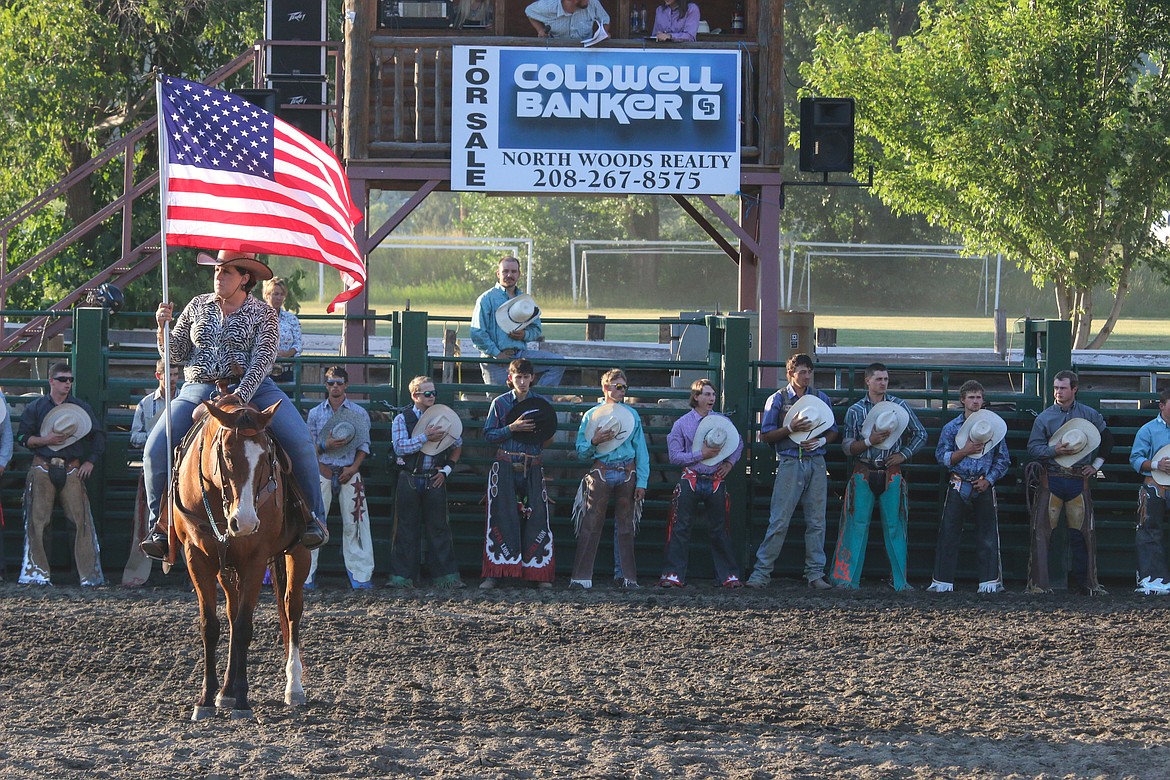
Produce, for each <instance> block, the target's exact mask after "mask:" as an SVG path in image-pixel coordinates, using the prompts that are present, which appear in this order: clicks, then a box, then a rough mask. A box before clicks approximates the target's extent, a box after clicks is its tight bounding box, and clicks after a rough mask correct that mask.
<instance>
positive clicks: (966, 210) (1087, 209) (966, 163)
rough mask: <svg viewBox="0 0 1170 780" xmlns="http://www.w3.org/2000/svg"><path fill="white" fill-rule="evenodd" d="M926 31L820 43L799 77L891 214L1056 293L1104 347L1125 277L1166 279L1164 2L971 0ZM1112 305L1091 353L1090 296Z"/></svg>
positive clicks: (1168, 23)
mask: <svg viewBox="0 0 1170 780" xmlns="http://www.w3.org/2000/svg"><path fill="white" fill-rule="evenodd" d="M919 13H920V17H921V27H920V29H919V30H918V31H917V32H914V33H912V34H908V35H905V36H903V37H902V38H900V39H899V40H898V41H897V42H896V44H895V43H894V41H893V40H892V39H891V36H890V35H889V34H888V33H886V32H877V31H874V32H869V33H863V34H861V35H856V36H855V35H853V34H852V33H850V32H849V31H847V30H845V29H843V28H836V29H825V30H822V32H821V35H820V36H819V38H818V45H817V50H816V57H815V59H814V60H813V61H812V62H811V63H808V64H807V65H806V66H805V67H804V68H803V69H802V72H803V74H804V76H805V78H806V79H807V81H808V82H809V83H810V84H812V85H814V86H815V88H816V89H817V90H818V91H819V93H821V94H833V95H851V96H854V97H856V99H857V101H858V123H857V124H858V130H859V134H860V136H861V144H860V145H861V147H862V148H861V149H860V150H859V156H860V157H861V158H862V159H863V160H865V161H872V162H873V163H874V165H875V167H876V170H877V173H876V174H875V190H876V192H877V194H878V195H879V196H880V197H881V198H882V200H883V201H885V202H886V203H887V204H889V205H890V206H891V208H893V209H894V211H895V212H898V213H913V214H922V215H925V216H926V217H927V218H928V219H930V220H931V222H933V223H935V224H937V225H941V226H943V227H945V228H947V229H949V230H952V231H954V232H955V233H957V234H959V235H961V236H962V237H963V238H964V240H965V242H966V243H967V245H968V246H970V247H971V248H972V250H973V251H976V252H1003V253H1004V254H1005V255H1007V256H1008V257H1011V258H1013V259H1015V260H1016V261H1018V262H1019V263H1020V264H1021V265H1022V266H1023V267H1024V268H1025V269H1027V270H1028V272H1029V273H1030V274H1031V275H1032V277H1033V280H1034V281H1036V282H1037V283H1040V282H1043V281H1051V282H1053V283H1054V284H1055V286H1056V291H1057V306H1058V310H1059V312H1060V316H1061V317H1063V318H1065V319H1071V320H1072V322H1073V331H1074V334H1075V346H1076V347H1078V348H1085V347H1088V348H1098V347H1100V346H1101V345H1102V344H1103V343H1104V342H1105V340H1106V339H1107V338H1108V337H1109V334H1110V333H1111V332H1112V330H1113V328H1114V325H1115V323H1116V321H1117V318H1118V316H1119V315H1120V312H1121V306H1122V303H1123V301H1124V299H1125V295H1126V293H1127V291H1128V288H1129V285H1130V280H1131V278H1132V274H1133V271H1134V269H1135V268H1137V267H1139V266H1141V265H1149V266H1150V267H1153V268H1157V269H1159V270H1161V271H1163V272H1165V270H1166V268H1167V264H1166V260H1165V258H1166V256H1167V253H1168V250H1170V247H1168V246H1167V245H1166V244H1165V243H1163V242H1162V241H1160V240H1159V239H1157V238H1156V237H1155V236H1154V235H1153V229H1154V228H1157V227H1161V226H1163V225H1164V224H1165V218H1164V217H1163V212H1164V211H1165V210H1166V208H1167V206H1170V166H1168V165H1167V163H1168V162H1170V75H1168V73H1167V69H1166V64H1167V55H1168V54H1170V10H1168V9H1167V7H1166V4H1165V3H1164V2H1161V0H966V2H962V3H949V2H935V3H932V4H925V5H923V6H922V7H921V8H920V9H919ZM1101 284H1107V285H1108V286H1109V287H1110V289H1112V291H1113V301H1112V305H1111V307H1110V310H1109V314H1108V316H1107V318H1106V320H1105V322H1104V324H1103V326H1102V328H1101V330H1100V332H1099V333H1098V334H1097V336H1096V338H1093V339H1092V340H1091V341H1090V338H1089V337H1090V330H1091V328H1092V322H1093V311H1094V308H1093V304H1094V302H1093V288H1094V286H1097V285H1101Z"/></svg>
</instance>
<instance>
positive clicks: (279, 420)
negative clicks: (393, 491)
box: [142, 377, 325, 523]
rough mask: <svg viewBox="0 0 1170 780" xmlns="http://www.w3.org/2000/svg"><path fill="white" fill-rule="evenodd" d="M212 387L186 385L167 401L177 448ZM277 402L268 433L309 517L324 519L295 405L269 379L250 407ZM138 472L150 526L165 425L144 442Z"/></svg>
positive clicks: (160, 487)
mask: <svg viewBox="0 0 1170 780" xmlns="http://www.w3.org/2000/svg"><path fill="white" fill-rule="evenodd" d="M214 390H215V385H212V384H205V383H200V382H187V383H186V384H184V385H183V386H182V387H181V388H180V389H179V394H178V395H177V396H175V398H173V399H172V400H171V438H172V440H173V443H174V445H175V446H176V447H177V446H178V445H179V442H180V441H182V439H183V437H184V436H185V435H186V434H187V431H189V430H191V426H192V425H193V424H194V423H193V422H192V421H191V414H192V413H193V412H194V411H195V407H197V406H199V404H200V403H201V402H203V401H206V400H207V399H208V398H210V397H211V393H212V391H214ZM277 401H284V403H282V404H281V405H280V408H279V409H278V410H277V411H276V416H274V417H273V418H272V423H271V424H270V425H269V429H270V430H271V431H272V434H273V436H275V437H276V440H277V441H278V442H280V446H281V447H284V451H285V452H287V453H288V455H289V457H290V458H291V459H292V464H293V476H294V477H295V478H296V480H297V484H298V485H299V486H300V488H301V490H302V491H303V492H304V494H305V498H306V500H308V501H309V504H310V505H311V506H312V507H313V514H315V515H316V516H317V517H318V518H324V517H325V504H324V502H323V501H322V500H321V472H320V471H318V469H317V452H316V451H315V450H314V449H313V437H312V435H311V434H310V433H309V426H308V425H307V424H306V423H305V420H304V418H303V417H301V413H300V412H298V411H297V408H296V405H295V404H293V402H292V400H291V399H290V398H289V397H288V396H287V395H285V394H284V391H283V390H281V389H280V388H279V387H277V386H276V384H275V383H274V382H273V381H272V379H271V378H268V377H266V378H265V379H264V381H263V382H261V383H260V387H259V389H257V390H256V394H255V395H254V396H252V403H253V404H255V405H256V406H257V407H259V408H260V409H267V408H268V407H269V406H272V404H274V403H276V402H277ZM142 472H143V474H145V475H146V477H147V479H146V506H147V509H148V510H149V511H150V522H151V523H154V521H155V520H157V519H158V511H159V507H160V506H161V505H162V497H163V495H164V494H165V493H166V491H167V428H166V425H165V424H160V425H156V426H154V428H153V429H152V430H151V432H150V436H149V437H148V438H147V439H146V449H145V451H144V453H143V456H142Z"/></svg>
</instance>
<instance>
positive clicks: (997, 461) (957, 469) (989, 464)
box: [934, 414, 1012, 485]
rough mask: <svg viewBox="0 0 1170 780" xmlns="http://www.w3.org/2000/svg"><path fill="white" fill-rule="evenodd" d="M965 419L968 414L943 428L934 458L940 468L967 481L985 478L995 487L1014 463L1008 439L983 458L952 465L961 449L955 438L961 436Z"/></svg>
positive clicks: (961, 461)
mask: <svg viewBox="0 0 1170 780" xmlns="http://www.w3.org/2000/svg"><path fill="white" fill-rule="evenodd" d="M965 419H967V416H966V414H960V415H959V416H958V417H956V418H955V419H953V420H951V421H950V422H949V423H947V424H946V425H944V426H943V429H942V433H940V434H939V436H938V446H937V447H935V448H934V457H935V458H936V459H937V460H938V463H939V465H940V466H942V467H943V468H945V469H947V470H948V471H950V472H952V473H955V474H958V475H959V476H960V477H963V478H965V479H974V478H975V477H983V478H984V479H986V480H987V481H988V482H990V483H991V484H993V485H994V484H995V483H996V482H999V481H1000V480H1001V479H1003V475H1004V474H1007V470H1008V467H1009V466H1011V463H1012V459H1011V455H1009V454H1008V446H1007V440H1006V439H1003V440H1001V441H1000V442H999V444H997V445H995V449H993V450H992V451H991V452H987V453H984V454H983V455H982V456H981V457H978V458H963V459H962V460H960V461H959V462H958V463H955V464H952V463H951V455H953V454H954V453H955V450H957V449H959V447H958V445H956V444H955V437H956V436H958V435H959V429H960V428H962V427H963V421H964V420H965Z"/></svg>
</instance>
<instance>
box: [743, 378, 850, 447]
mask: <svg viewBox="0 0 1170 780" xmlns="http://www.w3.org/2000/svg"><path fill="white" fill-rule="evenodd" d="M805 392H806V393H812V394H813V395H815V396H816V397H818V398H820V399H821V400H822V401H824V402H825V403H826V404H828V405H829V408H830V409H831V408H833V402H832V401H830V400H829V396H827V395H825V394H824V393H822V392H821V391H820V390H817V389H816V388H815V387H810V388H809V389H808V390H806V391H805ZM798 400H800V397H799V396H798V395H797V394H796V389H795V388H794V387H793V386H792V384H791V383H789V384H788V385H787V386H786V387H782V388H780V389H779V390H777V391H776V392H774V393H772V395H770V396H768V400H767V401H765V402H764V419H763V420H761V421H760V435H761V436H762V435H763V434H765V433H771V432H772V431H777V430H780V427H781V426H782V425H783V423H784V415H786V414H788V408H789V407H790V406H792V405H793V404H794V403H796V402H797V401H798ZM827 430H828V431H835V430H837V423H836V422H834V423H833V424H832V425H831V426H829V428H828V429H827ZM772 449H773V450H775V451H776V455H777V457H779V456H781V455H787V456H788V457H792V458H812V457H816V456H818V455H819V456H822V457H823V456H824V454H825V445H823V444H822V445H821V446H819V447H817V448H816V449H815V450H804V449H801V447H800V445H799V444H797V443H796V442H794V441H793V440H792V439H790V438H787V437H785V438H783V439H781V440H780V441H777V442H772Z"/></svg>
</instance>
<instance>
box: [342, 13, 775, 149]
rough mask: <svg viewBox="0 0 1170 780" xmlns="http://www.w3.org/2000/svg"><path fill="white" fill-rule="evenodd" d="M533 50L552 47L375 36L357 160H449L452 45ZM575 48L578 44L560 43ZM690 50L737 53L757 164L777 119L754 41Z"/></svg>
mask: <svg viewBox="0 0 1170 780" xmlns="http://www.w3.org/2000/svg"><path fill="white" fill-rule="evenodd" d="M455 43H458V44H459V45H461V46H475V45H485V46H531V47H536V46H539V47H540V48H547V47H549V46H552V45H557V44H555V43H550V42H548V41H545V40H541V41H540V42H539V43H537V42H536V40H535V39H533V38H501V37H498V36H495V37H490V38H460V39H459V40H458V41H452V40H450V39H442V38H433V37H430V38H428V37H416V38H405V37H401V36H390V35H374V36H372V37H371V38H370V46H369V51H370V55H369V56H370V64H371V70H370V82H371V83H370V112H371V113H370V117H369V128H370V129H369V142H368V148H366V149H364V150H360V149H359V150H356V151H357V154H356V156H357V157H367V158H375V159H377V158H398V157H410V158H423V159H449V158H450V156H451V139H450V127H451V105H450V101H449V96H450V94H451V47H452V45H454V44H455ZM561 45H566V46H568V45H572V46H574V47H575V48H579V47H580V44H579V43H573V44H569V43H564V44H561ZM606 45H607V46H613V47H615V48H641V46H642V42H641V41H625V40H620V39H618V40H612V41H607V42H606ZM688 48H699V49H729V48H730V49H735V48H738V49H741V50H742V51H743V53H744V56H743V57H742V63H741V68H742V74H741V79H742V84H743V90H742V95H743V97H742V100H743V102H742V105H741V106H740V110H741V116H742V117H744V122H743V125H742V128H743V129H742V136H741V139H740V143H741V156H742V159H743V161H744V162H745V163H753V162H758V161H759V158H760V141H759V139H760V137H761V134H762V126H763V123H766V122H775V121H781V120H780V118H778V117H772V116H764V115H761V112H760V111H759V110H758V107H759V99H760V86H761V85H760V84H759V79H758V78H757V74H758V73H759V72H760V71H759V56H758V55H759V47H758V46H757V45H756V44H754V43H745V42H742V41H741V42H738V43H735V44H724V43H712V42H701V43H691V44H688Z"/></svg>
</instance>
